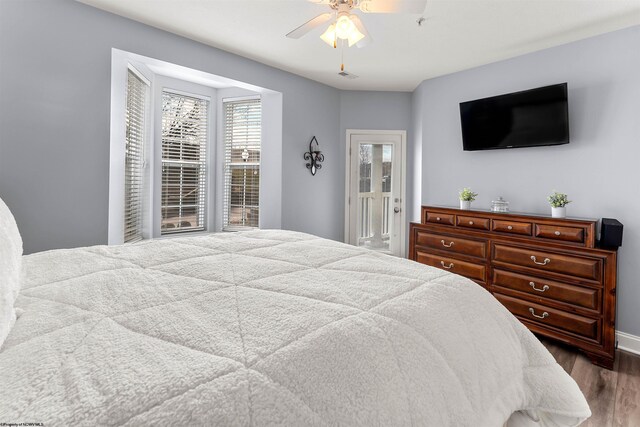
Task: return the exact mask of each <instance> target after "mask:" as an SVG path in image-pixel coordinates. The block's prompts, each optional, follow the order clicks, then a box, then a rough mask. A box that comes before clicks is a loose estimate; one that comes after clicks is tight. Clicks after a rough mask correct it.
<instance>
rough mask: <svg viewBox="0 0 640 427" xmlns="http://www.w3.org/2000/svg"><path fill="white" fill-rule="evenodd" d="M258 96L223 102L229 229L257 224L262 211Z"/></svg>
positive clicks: (225, 224)
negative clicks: (260, 201)
mask: <svg viewBox="0 0 640 427" xmlns="http://www.w3.org/2000/svg"><path fill="white" fill-rule="evenodd" d="M261 138H262V105H261V102H260V99H259V98H256V99H248V100H246V99H245V100H237V101H226V102H224V146H225V150H224V171H225V183H224V206H223V227H224V229H226V230H231V229H239V228H247V227H258V225H259V224H258V218H259V213H260V203H259V200H260V145H261Z"/></svg>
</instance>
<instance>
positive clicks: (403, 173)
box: [344, 129, 407, 258]
mask: <svg viewBox="0 0 640 427" xmlns="http://www.w3.org/2000/svg"><path fill="white" fill-rule="evenodd" d="M352 135H393V136H399V137H400V148H401V150H402V155H401V156H400V161H401V162H402V164H401V168H400V177H401V178H400V181H401V182H400V231H399V233H400V236H399V237H400V257H402V258H406V251H407V245H406V234H407V233H406V229H407V224H406V220H407V213H406V211H407V131H406V130H371V129H347V132H346V139H345V179H344V242H345V243H349V236H350V234H351V233H350V232H351V229H350V228H351V224H350V222H351V221H350V217H349V211H350V206H349V197H350V194H351V152H350V149H351V136H352Z"/></svg>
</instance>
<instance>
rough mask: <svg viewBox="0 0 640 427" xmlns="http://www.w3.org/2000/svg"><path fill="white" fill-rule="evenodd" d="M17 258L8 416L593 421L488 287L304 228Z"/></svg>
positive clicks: (48, 420)
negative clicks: (19, 284)
mask: <svg viewBox="0 0 640 427" xmlns="http://www.w3.org/2000/svg"><path fill="white" fill-rule="evenodd" d="M23 268H24V272H25V274H26V278H25V283H24V284H23V288H22V291H21V294H20V296H19V298H18V302H17V306H18V307H20V308H22V309H24V314H23V315H22V316H21V317H20V318H19V319H18V321H17V323H16V326H15V328H14V329H13V330H12V331H11V333H10V334H9V337H8V339H7V341H6V343H5V345H4V346H3V348H2V350H0V422H7V423H10V422H42V423H44V424H45V425H47V426H54V425H129V426H139V425H220V426H234V425H238V426H263V425H295V426H303V425H331V426H335V425H354V426H355V425H360V426H377V425H383V426H404V425H414V426H437V427H440V426H502V424H503V423H504V422H505V421H506V420H507V419H508V418H509V416H510V414H512V413H513V412H514V411H518V410H526V411H525V412H520V413H519V414H516V415H515V416H513V417H512V418H511V421H510V423H511V424H512V425H516V424H517V425H525V424H527V425H528V423H532V424H531V425H547V426H556V425H576V424H578V423H579V422H580V421H581V420H582V419H584V418H586V417H588V416H589V415H590V412H589V408H588V406H587V404H586V402H585V400H584V397H583V396H582V394H581V393H580V391H579V389H578V387H577V386H576V384H575V383H574V382H573V380H572V379H571V378H570V377H569V376H568V375H567V374H565V372H564V371H563V370H562V368H561V367H560V366H559V365H557V364H556V363H555V361H554V360H553V358H552V356H551V355H550V354H549V353H548V352H547V351H546V350H545V349H544V347H543V346H542V345H540V343H539V342H538V341H537V340H536V338H535V337H534V336H533V335H532V334H531V333H529V331H528V330H527V329H526V328H524V327H523V326H522V325H521V324H520V323H519V322H518V321H517V320H516V319H515V318H514V317H513V316H512V315H511V314H509V313H508V312H507V310H505V309H504V308H503V307H502V306H501V305H500V304H499V303H498V302H497V301H496V300H495V299H494V298H493V297H492V296H491V295H490V294H489V293H488V292H486V291H485V290H483V289H482V288H481V287H480V286H478V285H476V284H474V283H473V282H471V281H469V280H467V279H464V278H462V277H460V276H457V275H453V274H449V273H447V272H444V271H441V270H438V269H434V268H430V267H426V266H423V265H420V264H417V263H414V262H411V261H407V260H403V259H397V258H393V257H390V256H387V255H382V254H377V253H374V252H370V251H368V250H364V249H359V248H355V247H352V246H347V245H344V244H341V243H337V242H333V241H329V240H325V239H320V238H317V237H313V236H310V235H307V234H301V233H293V232H284V231H255V232H246V233H227V234H212V235H207V236H202V237H191V238H178V239H170V240H156V241H149V242H144V243H139V244H134V245H126V246H113V247H106V246H96V247H89V248H81V249H72V250H56V251H50V252H44V253H39V254H34V255H29V256H26V257H24V267H23ZM525 414H526V415H525ZM532 419H539V420H540V423H535V424H533V421H531V420H532Z"/></svg>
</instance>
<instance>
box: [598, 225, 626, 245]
mask: <svg viewBox="0 0 640 427" xmlns="http://www.w3.org/2000/svg"><path fill="white" fill-rule="evenodd" d="M622 227H623V226H622V223H621V222H620V221H618V220H617V219H613V218H602V225H601V227H600V246H603V247H606V248H617V247H620V246H622Z"/></svg>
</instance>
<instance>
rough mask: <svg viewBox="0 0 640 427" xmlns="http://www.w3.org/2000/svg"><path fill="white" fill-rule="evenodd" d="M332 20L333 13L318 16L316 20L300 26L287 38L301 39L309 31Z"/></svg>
mask: <svg viewBox="0 0 640 427" xmlns="http://www.w3.org/2000/svg"><path fill="white" fill-rule="evenodd" d="M331 18H333V13H323V14H322V15H318V16H316V17H315V18H313V19H310V20H309V21H307V22H305V23H304V24H302V25H300V26H299V27H298V28H296V29H295V30H293V31H291V32H290V33H289V34H287V37H289V38H290V39H299V38H300V37H302V36H304V35H305V34H307V33H308V32H309V31H311V30H313V29H314V28H316V27H319V26H320V25H322V24H324V23H325V22H327V21H329V20H330V19H331Z"/></svg>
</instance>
